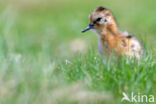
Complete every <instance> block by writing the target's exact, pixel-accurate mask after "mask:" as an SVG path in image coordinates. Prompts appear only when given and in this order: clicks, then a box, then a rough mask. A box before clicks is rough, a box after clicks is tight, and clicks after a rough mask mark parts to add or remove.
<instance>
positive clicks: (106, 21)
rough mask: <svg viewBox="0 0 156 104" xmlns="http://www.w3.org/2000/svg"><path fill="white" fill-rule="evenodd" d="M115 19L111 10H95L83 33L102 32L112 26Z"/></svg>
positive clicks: (100, 8)
mask: <svg viewBox="0 0 156 104" xmlns="http://www.w3.org/2000/svg"><path fill="white" fill-rule="evenodd" d="M113 23H114V19H113V16H112V13H111V12H110V10H108V9H106V8H104V7H102V6H100V7H98V8H96V9H94V10H93V12H92V13H91V14H90V15H89V25H88V26H87V27H86V28H85V29H84V30H83V31H82V32H86V31H87V30H94V31H96V32H100V31H102V30H103V29H104V28H105V27H107V26H108V25H112V24H113Z"/></svg>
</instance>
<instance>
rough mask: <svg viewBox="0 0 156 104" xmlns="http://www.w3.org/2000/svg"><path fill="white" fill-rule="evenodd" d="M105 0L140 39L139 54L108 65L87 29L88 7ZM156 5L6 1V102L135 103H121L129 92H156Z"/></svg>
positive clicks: (2, 8)
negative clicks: (141, 50) (133, 57)
mask: <svg viewBox="0 0 156 104" xmlns="http://www.w3.org/2000/svg"><path fill="white" fill-rule="evenodd" d="M101 5H102V6H104V7H106V8H109V9H110V10H111V11H112V12H113V14H114V16H115V18H116V20H117V23H118V27H119V28H120V29H121V30H127V31H129V32H130V33H132V34H134V35H135V36H136V37H137V38H138V39H139V40H140V41H141V43H142V44H143V47H144V55H143V57H142V58H141V59H140V60H139V61H138V60H132V59H126V58H123V57H121V58H120V59H119V60H118V61H116V60H113V59H109V60H108V61H107V63H106V64H104V63H103V59H102V58H101V57H100V56H99V54H98V53H97V36H96V35H95V34H94V33H92V32H91V31H88V32H86V33H83V34H82V33H81V30H82V29H83V28H84V27H85V26H87V24H88V23H89V20H88V15H89V13H90V12H91V11H92V10H93V9H94V8H96V7H98V6H101ZM155 5H156V1H154V0H118V1H117V0H94V1H90V0H85V1H84V0H77V1H74V0H62V1H61V0H60V1H59V0H5V1H2V0H1V1H0V104H131V103H130V102H127V101H124V102H121V99H122V97H123V95H122V93H123V92H125V93H126V94H128V95H129V96H130V95H131V93H132V92H134V93H135V94H136V95H138V93H139V94H140V95H154V96H156V41H155V39H156V29H155V27H156V19H155V17H156V14H155V11H156V6H155ZM155 102H156V98H155ZM147 103H149V102H147ZM149 104H150V103H149ZM153 104H154V103H153Z"/></svg>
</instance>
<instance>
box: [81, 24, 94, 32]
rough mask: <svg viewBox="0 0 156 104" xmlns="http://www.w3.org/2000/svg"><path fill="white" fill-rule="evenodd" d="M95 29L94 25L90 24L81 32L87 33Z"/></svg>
mask: <svg viewBox="0 0 156 104" xmlns="http://www.w3.org/2000/svg"><path fill="white" fill-rule="evenodd" d="M93 27H94V24H89V25H88V26H87V27H86V28H84V29H83V30H82V31H81V32H82V33H83V32H86V31H88V30H90V29H92V28H93Z"/></svg>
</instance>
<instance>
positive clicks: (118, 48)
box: [82, 6, 142, 58]
mask: <svg viewBox="0 0 156 104" xmlns="http://www.w3.org/2000/svg"><path fill="white" fill-rule="evenodd" d="M89 22H90V24H89V25H88V27H86V28H85V29H84V30H83V31H82V32H85V31H87V30H90V29H91V30H92V31H94V32H96V34H97V35H98V50H99V52H100V53H101V54H102V55H103V54H104V55H107V56H109V55H110V54H111V53H112V51H113V52H114V53H115V55H117V56H118V55H125V56H129V57H136V58H140V57H141V53H142V46H141V44H140V42H139V41H138V40H137V39H136V38H135V37H134V36H133V35H131V34H129V33H128V32H121V31H120V30H119V29H118V27H117V24H116V21H115V19H114V17H113V15H112V13H111V11H110V10H109V9H106V8H104V7H102V6H100V7H98V8H96V9H94V10H93V12H92V13H91V14H90V15H89Z"/></svg>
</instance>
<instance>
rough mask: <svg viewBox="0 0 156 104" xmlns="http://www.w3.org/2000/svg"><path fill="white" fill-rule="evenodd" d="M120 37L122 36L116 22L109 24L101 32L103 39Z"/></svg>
mask: <svg viewBox="0 0 156 104" xmlns="http://www.w3.org/2000/svg"><path fill="white" fill-rule="evenodd" d="M119 35H120V34H119V30H118V28H117V25H116V23H115V22H113V23H112V24H108V25H107V26H106V27H104V28H103V29H102V31H101V32H100V37H101V38H105V37H108V38H111V37H114V38H115V37H118V36H119Z"/></svg>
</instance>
